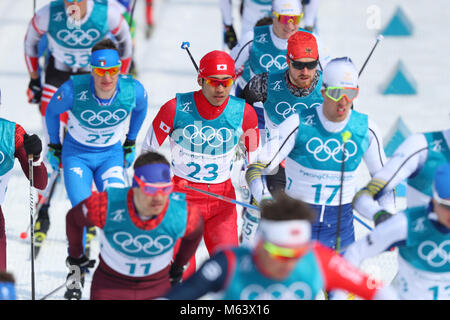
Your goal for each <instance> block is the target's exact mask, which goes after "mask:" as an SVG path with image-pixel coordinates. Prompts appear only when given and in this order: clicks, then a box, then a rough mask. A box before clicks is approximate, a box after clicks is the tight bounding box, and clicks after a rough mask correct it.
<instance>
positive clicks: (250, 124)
mask: <svg viewBox="0 0 450 320" xmlns="http://www.w3.org/2000/svg"><path fill="white" fill-rule="evenodd" d="M242 130H243V131H244V134H243V135H242V137H241V140H242V142H243V143H244V146H245V149H246V154H247V162H248V163H252V162H254V161H255V160H256V159H257V156H258V151H259V148H260V133H259V129H258V116H257V115H256V111H255V109H254V108H253V107H252V106H251V105H249V104H247V103H246V104H245V110H244V119H243V123H242Z"/></svg>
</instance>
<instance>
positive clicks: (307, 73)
mask: <svg viewBox="0 0 450 320" xmlns="http://www.w3.org/2000/svg"><path fill="white" fill-rule="evenodd" d="M295 61H298V62H304V63H306V62H314V61H317V60H316V59H313V58H301V59H296V60H295ZM287 63H288V66H289V80H291V82H292V84H294V85H295V86H296V87H298V88H309V87H310V86H311V83H312V82H313V80H314V75H315V74H316V70H317V67H316V68H312V69H308V68H307V67H306V66H305V67H303V68H302V69H298V68H295V67H294V65H293V64H292V62H291V61H289V59H288V60H287Z"/></svg>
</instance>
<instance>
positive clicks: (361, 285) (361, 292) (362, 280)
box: [314, 244, 382, 300]
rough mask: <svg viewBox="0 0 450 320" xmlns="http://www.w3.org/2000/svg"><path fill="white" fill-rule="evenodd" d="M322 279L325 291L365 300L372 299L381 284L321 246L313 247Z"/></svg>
mask: <svg viewBox="0 0 450 320" xmlns="http://www.w3.org/2000/svg"><path fill="white" fill-rule="evenodd" d="M314 250H315V253H316V257H317V259H318V261H319V264H320V268H321V272H322V275H323V279H324V282H325V283H324V286H325V290H327V291H333V290H343V291H347V292H351V293H354V294H355V295H357V296H358V297H361V298H363V299H365V300H372V299H374V297H375V295H376V293H377V291H378V289H379V288H381V287H382V284H381V283H380V282H379V281H377V280H375V279H373V278H371V277H370V276H369V275H367V274H365V273H363V272H362V271H360V270H359V269H358V268H356V267H355V266H353V265H352V264H351V263H350V262H348V261H347V260H345V259H344V258H343V257H342V256H340V255H339V254H337V253H336V252H334V251H333V250H331V249H330V248H327V247H325V246H323V245H320V244H316V245H315V247H314Z"/></svg>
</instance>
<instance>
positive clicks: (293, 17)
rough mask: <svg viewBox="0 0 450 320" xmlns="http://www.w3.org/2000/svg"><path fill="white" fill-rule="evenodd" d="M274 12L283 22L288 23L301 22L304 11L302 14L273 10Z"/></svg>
mask: <svg viewBox="0 0 450 320" xmlns="http://www.w3.org/2000/svg"><path fill="white" fill-rule="evenodd" d="M272 14H273V15H274V16H275V18H277V20H278V21H279V22H280V23H281V24H288V23H289V22H290V23H293V24H299V23H300V20H301V19H302V18H303V12H302V13H301V14H300V15H287V14H278V13H276V12H272Z"/></svg>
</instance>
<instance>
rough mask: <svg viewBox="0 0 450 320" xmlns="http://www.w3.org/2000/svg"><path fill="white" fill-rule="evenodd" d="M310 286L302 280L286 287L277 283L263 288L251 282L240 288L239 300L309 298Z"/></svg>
mask: <svg viewBox="0 0 450 320" xmlns="http://www.w3.org/2000/svg"><path fill="white" fill-rule="evenodd" d="M312 298H313V296H312V292H311V288H310V287H309V285H307V284H306V283H304V282H294V283H292V284H291V285H289V286H288V287H286V286H285V285H284V284H281V283H277V284H273V285H270V286H268V287H267V288H264V287H263V286H260V285H258V284H251V285H249V286H247V287H245V288H244V290H242V293H241V296H240V299H241V300H311V299H312Z"/></svg>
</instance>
